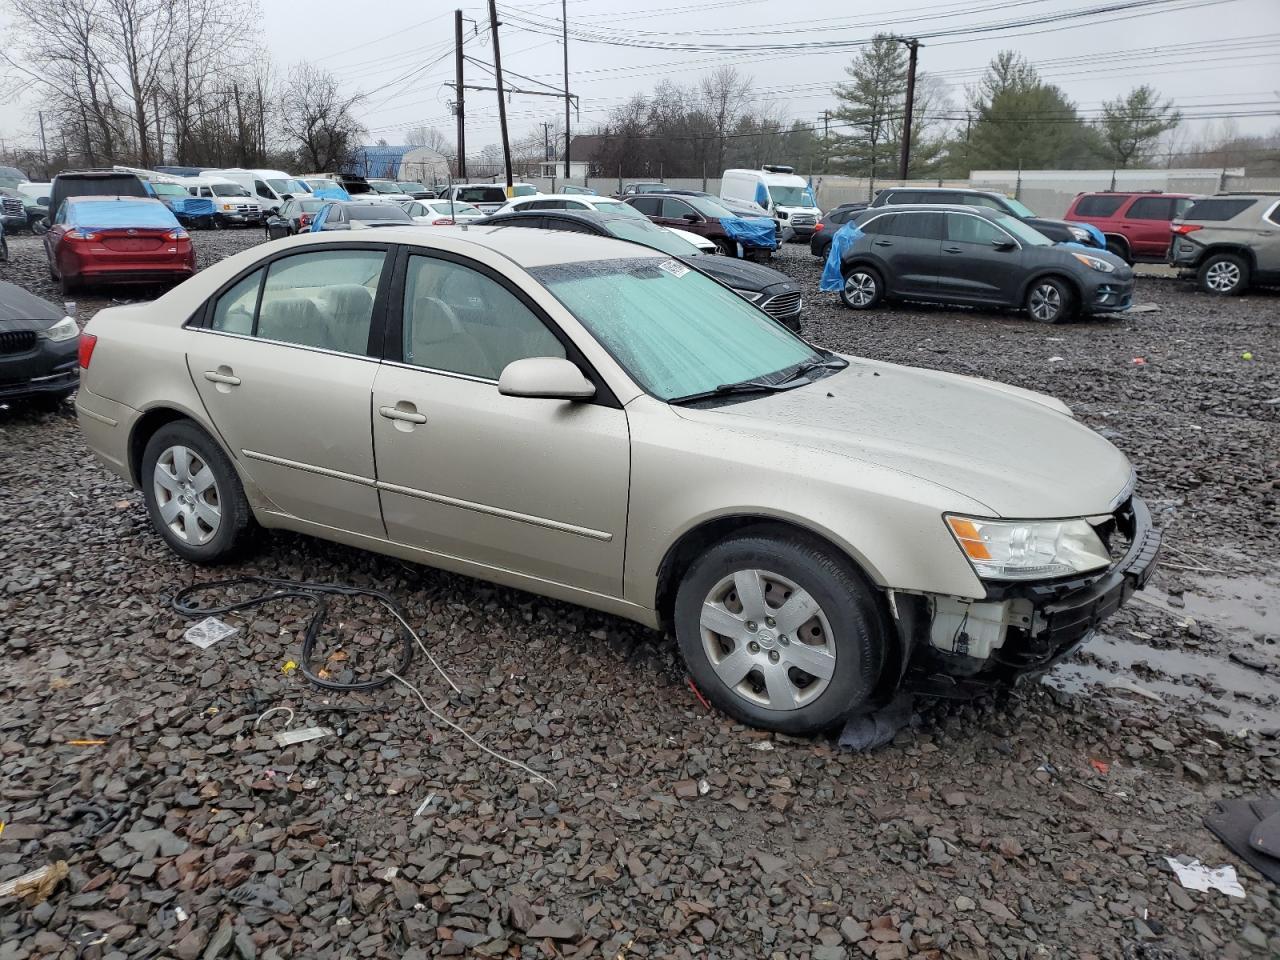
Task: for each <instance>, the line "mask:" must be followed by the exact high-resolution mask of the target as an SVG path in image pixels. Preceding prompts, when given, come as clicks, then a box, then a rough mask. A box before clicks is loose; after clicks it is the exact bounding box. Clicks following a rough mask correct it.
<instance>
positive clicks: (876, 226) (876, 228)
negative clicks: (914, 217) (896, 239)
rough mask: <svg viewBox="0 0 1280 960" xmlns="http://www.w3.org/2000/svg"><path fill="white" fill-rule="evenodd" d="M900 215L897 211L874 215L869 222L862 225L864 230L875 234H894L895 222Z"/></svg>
mask: <svg viewBox="0 0 1280 960" xmlns="http://www.w3.org/2000/svg"><path fill="white" fill-rule="evenodd" d="M897 219H898V215H897V214H896V213H886V214H885V215H884V216H880V217H873V218H872V219H871V221H870V222H869V223H864V224H863V225H862V232H863V233H868V234H872V235H874V236H890V237H891V236H893V235H894V234H893V231H894V224H895V223H896V222H897Z"/></svg>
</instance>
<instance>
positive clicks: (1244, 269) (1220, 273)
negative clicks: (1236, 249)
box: [1196, 253, 1249, 297]
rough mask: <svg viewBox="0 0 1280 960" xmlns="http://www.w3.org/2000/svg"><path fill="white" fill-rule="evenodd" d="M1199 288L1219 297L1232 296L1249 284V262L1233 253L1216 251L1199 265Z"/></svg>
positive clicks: (1241, 291) (1242, 290)
mask: <svg viewBox="0 0 1280 960" xmlns="http://www.w3.org/2000/svg"><path fill="white" fill-rule="evenodd" d="M1196 279H1197V280H1198V281H1199V283H1200V289H1201V290H1203V291H1204V292H1205V293H1213V294H1216V295H1218V296H1220V297H1234V296H1236V295H1237V294H1240V293H1243V292H1244V291H1245V289H1246V288H1247V287H1248V286H1249V264H1248V263H1246V262H1245V260H1244V258H1243V257H1239V256H1236V255H1235V254H1234V253H1216V254H1214V255H1213V256H1211V257H1209V259H1207V260H1205V262H1204V263H1202V264H1201V265H1200V271H1199V273H1198V274H1197V276H1196Z"/></svg>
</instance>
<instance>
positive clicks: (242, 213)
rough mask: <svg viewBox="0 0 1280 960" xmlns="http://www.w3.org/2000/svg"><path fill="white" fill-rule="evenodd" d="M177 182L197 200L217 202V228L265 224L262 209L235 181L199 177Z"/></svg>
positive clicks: (214, 220)
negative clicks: (201, 198)
mask: <svg viewBox="0 0 1280 960" xmlns="http://www.w3.org/2000/svg"><path fill="white" fill-rule="evenodd" d="M177 181H178V183H179V184H181V185H182V186H184V187H186V189H187V193H189V194H191V195H192V196H193V197H207V198H209V199H210V200H212V201H213V225H214V226H215V227H225V226H227V225H228V224H232V223H239V224H244V225H245V226H251V225H253V224H257V223H261V222H262V205H261V204H259V203H258V201H257V200H255V199H254V198H253V194H251V193H250V192H249V191H248V190H246V189H245V188H244V187H242V186H241V185H240V184H238V183H236V182H235V181H234V180H228V179H227V178H226V177H219V176H214V175H212V174H202V175H201V176H199V177H178V178H177Z"/></svg>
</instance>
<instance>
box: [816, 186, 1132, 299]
mask: <svg viewBox="0 0 1280 960" xmlns="http://www.w3.org/2000/svg"><path fill="white" fill-rule="evenodd" d="M853 223H854V225H855V226H856V227H857V228H858V229H859V230H860V231H861V234H860V235H859V236H858V237H857V238H856V239H855V240H854V242H853V243H852V244H851V245H850V246H849V248H848V249H847V250H846V251H845V253H844V256H843V257H842V258H841V264H840V273H841V276H842V277H843V278H844V284H843V286H842V287H841V290H840V299H841V300H843V301H844V303H845V305H846V306H848V307H852V308H853V309H855V310H866V309H869V308H870V307H874V306H875V305H876V304H878V303H879V302H880V301H881V300H883V299H885V298H886V297H888V298H902V299H907V300H930V301H934V302H939V303H954V304H961V305H965V306H994V307H1013V308H1019V307H1022V308H1025V309H1026V311H1027V313H1028V314H1029V315H1030V316H1031V318H1032V319H1033V320H1038V321H1040V322H1041V323H1058V322H1060V321H1062V320H1067V319H1069V318H1070V317H1072V316H1073V315H1074V314H1076V313H1077V312H1083V313H1113V312H1116V311H1120V310H1126V309H1128V307H1129V304H1130V301H1131V300H1132V298H1133V270H1132V269H1131V268H1130V267H1129V266H1128V264H1126V263H1125V262H1124V261H1123V260H1121V259H1120V258H1119V257H1115V256H1112V255H1111V254H1109V253H1107V252H1106V251H1105V250H1096V251H1094V250H1090V251H1084V250H1078V249H1072V248H1071V247H1062V246H1057V245H1056V244H1054V243H1053V242H1052V241H1051V240H1050V239H1049V238H1048V237H1046V236H1044V234H1042V233H1040V232H1039V231H1038V230H1035V229H1034V228H1032V227H1031V226H1029V225H1028V224H1026V223H1024V222H1023V221H1022V220H1020V219H1018V218H1017V217H1011V216H1009V215H1008V214H1006V213H1001V212H999V211H997V210H986V209H982V208H978V207H970V206H941V205H937V204H929V205H921V206H910V207H898V208H892V209H883V208H875V207H872V208H870V209H868V210H865V211H863V212H862V213H861V214H859V215H858V216H857V217H855V218H854V220H853Z"/></svg>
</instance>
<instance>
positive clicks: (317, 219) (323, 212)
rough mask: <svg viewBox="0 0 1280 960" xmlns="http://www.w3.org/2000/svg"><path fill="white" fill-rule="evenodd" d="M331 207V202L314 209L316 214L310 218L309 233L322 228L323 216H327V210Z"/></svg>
mask: <svg viewBox="0 0 1280 960" xmlns="http://www.w3.org/2000/svg"><path fill="white" fill-rule="evenodd" d="M332 209H333V204H332V203H326V204H325V205H324V206H323V207H321V208H320V209H319V210H317V211H316V215H315V216H314V217H312V218H311V231H310V232H311V233H319V232H320V231H321V230H323V229H324V221H325V218H326V217H328V216H329V211H330V210H332Z"/></svg>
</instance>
